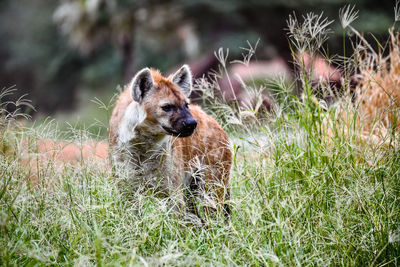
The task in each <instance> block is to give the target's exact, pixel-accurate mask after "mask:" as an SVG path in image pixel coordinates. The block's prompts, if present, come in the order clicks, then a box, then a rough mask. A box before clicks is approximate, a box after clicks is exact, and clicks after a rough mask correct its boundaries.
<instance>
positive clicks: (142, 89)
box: [130, 68, 154, 103]
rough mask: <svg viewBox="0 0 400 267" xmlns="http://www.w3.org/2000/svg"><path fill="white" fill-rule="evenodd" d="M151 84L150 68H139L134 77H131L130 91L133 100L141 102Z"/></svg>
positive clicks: (152, 82)
mask: <svg viewBox="0 0 400 267" xmlns="http://www.w3.org/2000/svg"><path fill="white" fill-rule="evenodd" d="M153 85H154V80H153V77H152V75H151V71H150V69H149V68H144V69H142V70H140V71H139V72H138V73H137V74H136V75H135V77H133V79H132V81H131V85H130V91H131V96H132V98H133V100H135V101H136V102H139V103H141V102H142V101H143V98H144V97H145V96H146V94H147V93H148V92H149V90H150V89H151V88H152V87H153Z"/></svg>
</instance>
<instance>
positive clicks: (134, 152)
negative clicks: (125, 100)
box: [118, 102, 170, 166]
mask: <svg viewBox="0 0 400 267" xmlns="http://www.w3.org/2000/svg"><path fill="white" fill-rule="evenodd" d="M153 127H154V126H152V125H151V123H149V122H148V121H147V120H146V112H145V111H144V109H143V108H142V107H141V106H140V105H138V104H137V103H135V102H132V103H131V104H130V105H129V106H128V108H127V109H126V111H125V114H124V117H123V119H122V121H121V124H120V127H119V129H118V147H119V148H120V149H121V150H125V151H126V152H127V153H128V155H129V160H130V161H131V162H132V163H133V164H136V165H138V166H141V165H143V164H148V163H150V162H151V165H157V162H160V159H161V158H162V156H163V155H165V153H166V152H167V151H168V144H169V139H170V137H169V136H167V135H165V134H159V133H155V132H156V131H154V130H153Z"/></svg>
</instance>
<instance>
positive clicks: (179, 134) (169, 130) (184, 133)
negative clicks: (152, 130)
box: [162, 126, 194, 137]
mask: <svg viewBox="0 0 400 267" xmlns="http://www.w3.org/2000/svg"><path fill="white" fill-rule="evenodd" d="M162 127H163V129H164V130H165V131H167V133H169V134H171V135H173V136H177V137H188V136H191V135H192V134H193V132H194V129H190V130H183V131H181V132H177V131H174V130H172V128H169V127H166V126H162Z"/></svg>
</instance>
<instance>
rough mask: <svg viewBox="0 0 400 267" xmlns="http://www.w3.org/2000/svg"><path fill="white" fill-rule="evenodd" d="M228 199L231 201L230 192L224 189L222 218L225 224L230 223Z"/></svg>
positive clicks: (228, 189)
mask: <svg viewBox="0 0 400 267" xmlns="http://www.w3.org/2000/svg"><path fill="white" fill-rule="evenodd" d="M230 199H231V190H230V188H226V192H225V197H224V216H225V221H226V222H228V221H230V219H231V205H230V203H229V201H230Z"/></svg>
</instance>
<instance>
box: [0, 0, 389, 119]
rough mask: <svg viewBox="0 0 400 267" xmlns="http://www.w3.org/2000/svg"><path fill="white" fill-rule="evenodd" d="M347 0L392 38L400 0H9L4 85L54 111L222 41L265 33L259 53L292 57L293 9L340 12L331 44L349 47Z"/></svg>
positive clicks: (367, 26) (367, 25)
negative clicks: (343, 21) (343, 24)
mask: <svg viewBox="0 0 400 267" xmlns="http://www.w3.org/2000/svg"><path fill="white" fill-rule="evenodd" d="M345 4H351V5H355V6H356V8H357V9H359V10H360V13H359V14H360V16H359V18H358V20H356V22H355V27H356V28H357V29H358V30H359V31H361V32H371V33H372V34H373V36H376V38H378V39H379V40H385V38H386V36H387V29H388V27H390V26H392V25H393V21H394V11H393V7H394V5H395V3H394V1H372V0H353V1H344V0H343V1H342V0H319V1H317V0H301V1H295V0H290V1H278V0H269V1H261V0H248V1H241V0H233V1H223V0H213V1H210V0H196V1H191V0H168V1H160V0H152V1H144V0H142V1H141V0H131V1H129V0H119V1H117V0H71V1H52V0H37V1H29V0H20V1H12V0H1V1H0V42H1V46H0V60H1V62H2V64H0V88H4V87H9V86H12V85H16V86H17V88H18V94H17V95H15V97H18V96H19V95H22V94H25V93H28V94H29V96H28V97H29V98H30V99H32V100H33V105H34V106H35V107H36V108H37V111H38V112H39V113H41V114H45V115H48V114H55V112H57V111H60V110H64V111H70V110H73V109H76V108H78V109H79V108H80V107H79V106H80V105H86V103H87V101H88V100H87V99H80V100H79V96H93V97H95V96H99V95H113V94H114V92H115V88H116V86H117V85H123V84H124V83H126V82H127V81H128V80H129V78H130V77H131V76H132V75H133V74H134V72H135V71H136V70H137V69H138V68H141V67H143V66H153V67H155V68H159V69H161V70H162V71H169V70H171V68H174V67H175V66H177V65H179V64H182V63H184V62H188V61H190V62H196V60H197V59H198V58H201V57H202V56H204V55H208V56H210V55H212V54H213V51H214V50H216V49H217V48H218V47H221V46H223V47H226V48H229V49H230V58H238V57H240V54H241V52H242V51H241V50H240V47H241V46H243V45H245V43H246V41H247V40H249V41H250V42H253V43H254V42H256V40H258V39H260V40H261V41H260V44H261V45H260V46H259V49H258V51H257V57H256V58H257V59H269V58H274V57H282V58H284V59H285V60H286V61H288V60H289V59H290V51H289V47H288V44H287V43H288V42H287V37H286V34H285V31H284V29H285V28H286V19H287V17H288V14H290V13H292V12H296V14H297V15H298V16H299V17H300V15H301V14H304V13H306V12H309V11H314V12H318V13H320V12H322V11H323V12H324V14H325V15H326V16H328V17H329V18H330V19H334V20H336V22H335V23H334V24H333V26H332V27H333V29H334V34H333V37H332V38H330V41H329V42H330V43H329V47H330V49H331V50H332V51H331V53H339V54H342V50H343V46H342V44H343V43H342V41H341V36H342V29H341V28H340V27H339V22H338V10H339V8H340V7H342V6H344V5H345ZM366 37H367V38H369V39H370V40H373V38H374V37H372V35H366ZM349 45H350V44H349ZM347 51H348V52H349V53H350V52H351V47H349V49H347ZM81 91H86V92H85V93H81ZM91 99H92V98H91Z"/></svg>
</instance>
